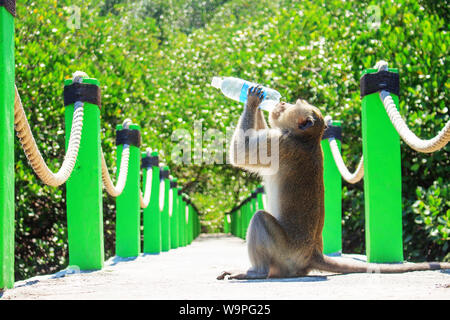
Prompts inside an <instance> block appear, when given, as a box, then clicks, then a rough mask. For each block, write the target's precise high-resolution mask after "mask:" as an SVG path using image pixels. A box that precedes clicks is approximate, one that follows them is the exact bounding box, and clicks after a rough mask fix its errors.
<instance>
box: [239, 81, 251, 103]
mask: <svg viewBox="0 0 450 320" xmlns="http://www.w3.org/2000/svg"><path fill="white" fill-rule="evenodd" d="M248 88H249V84H248V83H246V82H244V84H243V85H242V89H241V95H240V96H239V101H240V102H244V103H245V102H247V92H248Z"/></svg>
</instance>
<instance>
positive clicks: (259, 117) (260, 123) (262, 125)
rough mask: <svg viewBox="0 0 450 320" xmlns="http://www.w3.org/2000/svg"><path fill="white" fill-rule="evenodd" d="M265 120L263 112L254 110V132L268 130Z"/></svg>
mask: <svg viewBox="0 0 450 320" xmlns="http://www.w3.org/2000/svg"><path fill="white" fill-rule="evenodd" d="M268 128H269V127H268V126H267V122H266V119H265V118H264V114H263V111H262V110H261V109H259V108H257V109H256V126H255V130H264V129H268Z"/></svg>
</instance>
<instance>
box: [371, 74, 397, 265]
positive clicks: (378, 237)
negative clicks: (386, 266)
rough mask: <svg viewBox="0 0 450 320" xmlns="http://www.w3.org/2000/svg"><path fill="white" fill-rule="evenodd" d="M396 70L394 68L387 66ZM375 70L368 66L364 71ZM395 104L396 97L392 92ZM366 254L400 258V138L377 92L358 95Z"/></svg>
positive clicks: (374, 259)
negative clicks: (360, 116)
mask: <svg viewBox="0 0 450 320" xmlns="http://www.w3.org/2000/svg"><path fill="white" fill-rule="evenodd" d="M389 71H390V72H395V73H397V72H398V71H397V69H389ZM374 72H377V70H376V69H368V70H365V71H364V72H363V75H364V74H369V73H374ZM392 98H393V100H394V102H395V104H396V105H397V106H398V97H397V96H396V95H394V94H392ZM362 138H363V154H364V200H365V219H366V222H365V223H366V254H367V259H368V261H369V262H401V261H403V243H402V193H401V190H402V176H401V156H400V138H399V135H398V133H397V131H396V130H395V128H394V126H393V125H392V123H391V121H390V120H389V117H388V115H387V113H386V111H385V109H384V106H383V103H382V101H381V99H380V96H379V93H378V92H376V93H372V94H368V95H366V96H364V97H363V99H362Z"/></svg>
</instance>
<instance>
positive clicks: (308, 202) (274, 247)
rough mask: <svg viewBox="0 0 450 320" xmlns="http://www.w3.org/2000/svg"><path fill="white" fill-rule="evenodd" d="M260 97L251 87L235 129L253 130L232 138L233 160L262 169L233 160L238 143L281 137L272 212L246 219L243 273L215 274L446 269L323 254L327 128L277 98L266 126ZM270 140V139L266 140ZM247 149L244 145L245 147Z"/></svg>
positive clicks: (316, 115) (270, 181) (317, 117)
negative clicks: (323, 140)
mask: <svg viewBox="0 0 450 320" xmlns="http://www.w3.org/2000/svg"><path fill="white" fill-rule="evenodd" d="M260 102H261V96H260V95H258V91H257V90H256V93H255V92H253V94H251V92H249V98H248V102H247V105H246V107H245V110H244V113H243V115H242V116H241V118H240V120H239V124H238V127H237V129H240V130H244V131H246V130H249V129H254V130H255V132H254V133H253V134H252V135H249V137H248V138H246V139H242V138H241V136H239V135H238V134H235V135H234V136H233V140H232V144H231V146H232V150H231V154H232V164H233V165H235V166H237V167H240V168H243V169H245V170H249V171H251V172H255V173H259V174H261V172H263V171H261V170H263V169H264V168H265V167H266V166H267V165H264V164H261V163H256V164H251V163H249V156H250V155H247V154H246V155H245V160H244V161H243V162H238V161H237V157H236V154H237V151H236V149H237V147H238V145H239V144H244V145H245V146H246V147H248V146H249V145H251V144H252V143H255V141H254V140H258V139H260V138H261V136H262V135H263V134H264V135H267V136H269V137H275V138H277V139H278V141H279V169H278V171H277V172H276V173H275V174H272V175H270V176H265V175H264V174H262V175H263V179H264V181H265V189H266V192H267V196H268V206H269V208H270V209H271V210H272V212H271V213H269V212H265V211H258V212H256V213H255V215H254V216H253V218H252V220H251V221H250V225H249V228H248V233H247V246H248V253H249V258H250V262H251V264H252V267H251V268H250V270H248V271H247V272H228V271H225V272H223V273H222V274H221V275H219V276H218V278H217V279H224V278H225V277H226V276H229V278H231V279H261V278H267V277H268V278H281V277H295V276H305V275H307V274H308V272H309V271H310V270H312V269H319V270H323V271H330V272H336V273H352V272H368V271H370V270H376V271H378V272H407V271H417V270H432V269H439V268H450V263H420V264H369V263H362V262H361V263H358V262H351V263H343V262H340V261H337V260H334V259H332V258H329V257H326V256H324V255H323V254H322V249H323V244H322V229H323V224H324V217H325V210H324V185H323V153H322V148H321V145H320V141H321V138H322V135H323V132H324V129H325V123H324V120H323V117H322V114H321V112H320V111H319V109H317V108H316V107H313V106H311V105H310V104H308V103H307V102H306V101H304V100H298V101H297V102H296V104H295V105H292V104H286V103H279V104H278V105H277V107H276V108H275V109H274V110H273V111H272V112H271V114H270V117H269V123H270V126H271V128H268V126H267V124H266V123H265V120H264V117H263V115H262V112H261V110H259V109H258V108H257V107H258V106H259V104H260ZM268 143H269V144H270V140H269V142H268ZM245 150H246V151H245V152H248V148H245Z"/></svg>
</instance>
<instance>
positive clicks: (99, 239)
mask: <svg viewBox="0 0 450 320" xmlns="http://www.w3.org/2000/svg"><path fill="white" fill-rule="evenodd" d="M82 83H86V84H93V85H96V86H99V85H100V84H99V82H98V80H96V79H89V78H84V79H83V80H82ZM71 84H72V80H66V81H65V82H64V85H65V86H69V85H71ZM73 113H74V104H71V105H68V106H66V111H65V123H66V149H67V147H68V143H69V138H70V130H71V127H72V120H73ZM83 119H84V120H83V132H82V137H81V143H80V149H79V151H78V158H77V162H76V164H75V167H74V169H73V171H72V174H71V176H70V178H69V179H68V180H67V183H66V205H67V233H68V240H69V265H72V266H78V267H79V268H80V269H81V270H98V269H101V268H102V267H103V261H104V246H103V198H102V166H101V148H100V128H101V126H100V108H99V107H98V106H97V105H94V104H90V103H84V118H83Z"/></svg>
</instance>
